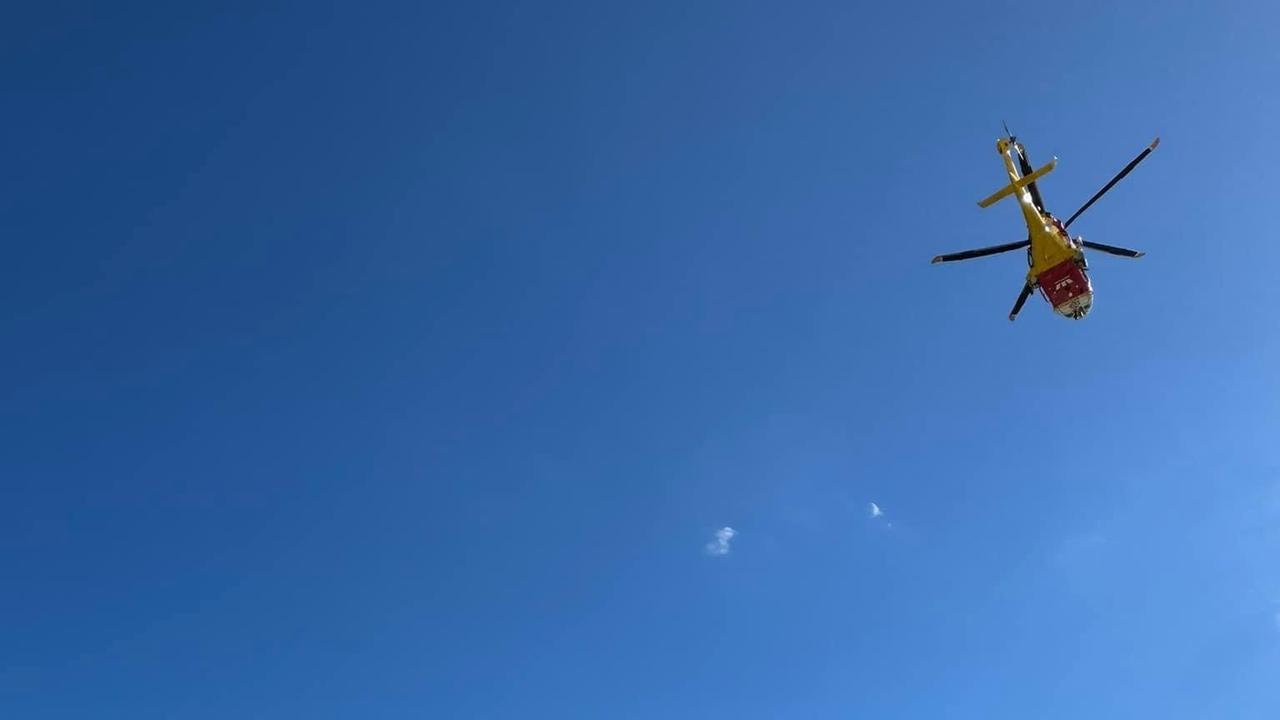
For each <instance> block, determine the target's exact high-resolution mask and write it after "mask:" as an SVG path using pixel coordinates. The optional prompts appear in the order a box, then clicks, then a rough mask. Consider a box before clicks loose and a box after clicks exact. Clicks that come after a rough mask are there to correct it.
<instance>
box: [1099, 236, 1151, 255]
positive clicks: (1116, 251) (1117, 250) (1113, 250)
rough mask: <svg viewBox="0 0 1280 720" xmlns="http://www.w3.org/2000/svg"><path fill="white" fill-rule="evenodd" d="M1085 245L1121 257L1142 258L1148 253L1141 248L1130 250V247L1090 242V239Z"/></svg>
mask: <svg viewBox="0 0 1280 720" xmlns="http://www.w3.org/2000/svg"><path fill="white" fill-rule="evenodd" d="M1084 246H1085V247H1087V248H1089V249H1090V250H1097V251H1098V252H1104V253H1108V254H1110V255H1119V256H1120V257H1127V258H1140V257H1142V256H1143V255H1146V253H1144V252H1142V251H1141V250H1130V249H1128V248H1122V247H1116V246H1115V245H1103V244H1102V243H1096V242H1089V241H1088V240H1085V241H1084Z"/></svg>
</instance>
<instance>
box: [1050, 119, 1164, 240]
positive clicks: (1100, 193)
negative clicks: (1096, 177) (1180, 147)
mask: <svg viewBox="0 0 1280 720" xmlns="http://www.w3.org/2000/svg"><path fill="white" fill-rule="evenodd" d="M1159 146H1160V138H1156V139H1155V140H1152V141H1151V144H1150V145H1148V146H1147V149H1146V150H1143V151H1142V152H1140V153H1138V157H1136V158H1134V159H1133V160H1131V161H1130V162H1129V164H1128V165H1125V166H1124V169H1123V170H1121V171H1120V172H1119V173H1117V174H1116V176H1115V177H1113V178H1111V182H1109V183H1107V184H1106V185H1104V186H1103V187H1102V189H1101V190H1099V191H1098V192H1097V193H1096V194H1095V195H1094V196H1093V197H1091V198H1089V202H1087V203H1085V204H1084V205H1082V206H1080V209H1079V210H1077V211H1075V214H1073V215H1072V216H1071V217H1069V218H1067V221H1066V222H1064V223H1062V226H1063V227H1071V222H1072V221H1073V220H1075V219H1076V218H1078V217H1080V214H1081V213H1083V212H1084V211H1085V210H1088V209H1089V206H1091V205H1093V204H1094V203H1095V202H1097V201H1098V198H1100V197H1102V196H1103V195H1106V194H1107V191H1108V190H1110V189H1111V188H1112V187H1114V186H1115V184H1116V183H1118V182H1120V181H1121V180H1123V179H1124V176H1125V175H1128V174H1129V172H1130V171H1132V170H1133V169H1134V168H1136V167H1138V163H1140V162H1142V161H1143V160H1146V159H1147V156H1148V155H1150V154H1151V151H1152V150H1155V149H1156V148H1157V147H1159Z"/></svg>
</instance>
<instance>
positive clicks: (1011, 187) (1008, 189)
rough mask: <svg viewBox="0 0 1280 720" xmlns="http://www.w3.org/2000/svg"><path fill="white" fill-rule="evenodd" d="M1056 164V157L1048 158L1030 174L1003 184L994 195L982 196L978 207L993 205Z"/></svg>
mask: <svg viewBox="0 0 1280 720" xmlns="http://www.w3.org/2000/svg"><path fill="white" fill-rule="evenodd" d="M1057 166H1058V158H1054V159H1052V160H1050V161H1049V162H1047V163H1045V164H1044V166H1043V167H1041V168H1040V169H1039V170H1036V171H1035V172H1033V173H1031V174H1030V175H1024V176H1023V177H1020V178H1018V179H1017V180H1014V181H1013V182H1011V183H1009V184H1008V185H1005V186H1004V187H1002V188H1000V189H999V190H997V191H996V192H995V194H994V195H992V196H990V197H987V198H984V199H982V200H979V201H978V207H984V208H986V207H991V206H992V205H995V204H996V203H997V202H1000V201H1001V200H1003V199H1005V198H1007V197H1009V196H1010V195H1012V194H1013V193H1014V192H1016V191H1018V190H1021V189H1023V188H1025V187H1026V186H1028V185H1030V184H1031V183H1033V182H1035V181H1037V180H1039V179H1040V178H1042V177H1044V176H1045V175H1048V174H1049V173H1051V172H1053V169H1054V168H1055V167H1057Z"/></svg>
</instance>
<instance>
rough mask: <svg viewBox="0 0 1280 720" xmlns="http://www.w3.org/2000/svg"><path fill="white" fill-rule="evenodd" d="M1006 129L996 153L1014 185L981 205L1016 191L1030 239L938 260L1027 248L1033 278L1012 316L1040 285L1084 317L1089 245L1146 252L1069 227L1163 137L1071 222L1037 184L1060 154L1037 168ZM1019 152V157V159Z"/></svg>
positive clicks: (1056, 303)
mask: <svg viewBox="0 0 1280 720" xmlns="http://www.w3.org/2000/svg"><path fill="white" fill-rule="evenodd" d="M1004 132H1005V134H1004V136H1003V137H1001V138H999V139H997V140H996V152H998V153H999V154H1000V155H1001V157H1002V158H1003V159H1004V165H1005V170H1007V171H1008V173H1009V184H1008V185H1006V186H1004V187H1003V188H1001V189H1000V190H997V191H996V192H995V193H993V194H992V195H991V196H990V197H987V198H984V199H982V200H979V201H978V206H979V207H982V208H987V207H991V206H992V205H994V204H995V203H997V202H999V201H1000V200H1003V199H1004V198H1007V197H1010V196H1013V197H1015V198H1017V200H1018V206H1019V207H1020V208H1021V209H1022V217H1023V219H1024V220H1026V223H1027V239H1025V240H1020V241H1018V242H1014V243H1008V244H1006V245H994V246H992V247H985V248H979V249H977V250H965V251H962V252H957V253H950V254H947V255H939V256H937V257H935V258H934V259H933V262H934V263H946V262H955V261H957V260H970V259H972V258H979V257H986V256H988V255H996V254H998V253H1003V252H1009V251H1011V250H1020V249H1022V248H1026V249H1027V265H1028V266H1029V267H1030V269H1029V270H1028V271H1027V279H1026V282H1025V283H1024V284H1023V287H1022V292H1021V293H1019V295H1018V300H1017V302H1015V303H1014V304H1013V310H1012V311H1011V312H1010V313H1009V320H1010V321H1012V320H1014V319H1015V318H1017V317H1018V313H1019V312H1020V311H1021V310H1022V306H1023V305H1024V304H1025V303H1026V302H1027V298H1029V297H1031V293H1033V292H1035V291H1036V290H1037V289H1038V290H1040V294H1041V296H1042V297H1044V299H1045V300H1046V301H1047V302H1048V303H1049V304H1050V305H1051V306H1052V307H1053V310H1054V312H1056V313H1057V314H1059V315H1061V316H1063V317H1066V318H1071V319H1073V320H1079V319H1081V318H1083V317H1084V316H1085V315H1088V314H1089V310H1090V309H1091V308H1092V307H1093V286H1092V284H1090V282H1089V264H1088V262H1087V261H1086V260H1085V256H1084V251H1085V249H1086V248H1087V249H1089V250H1097V251H1099V252H1104V253H1108V254H1110V255H1118V256H1120V257H1127V258H1140V257H1142V256H1143V254H1144V253H1142V252H1139V251H1137V250H1129V249H1127V248H1122V247H1115V246H1113V245H1103V244H1102V243H1096V242H1090V241H1088V240H1085V239H1084V238H1082V237H1075V238H1073V237H1071V235H1070V234H1069V233H1068V232H1067V228H1069V227H1071V223H1072V222H1074V221H1075V219H1076V218H1078V217H1080V215H1081V214H1082V213H1084V211H1085V210H1088V209H1089V208H1090V207H1091V206H1092V205H1093V204H1094V203H1095V202H1097V201H1098V198H1101V197H1102V196H1103V195H1105V194H1106V193H1107V191H1108V190H1110V189H1111V188H1113V187H1115V184H1116V183H1118V182H1120V181H1121V180H1122V179H1124V176H1126V175H1128V174H1129V173H1130V172H1132V171H1133V169H1134V168H1135V167H1137V166H1138V163H1140V162H1142V161H1143V160H1145V159H1146V158H1147V156H1148V155H1150V154H1151V152H1152V151H1153V150H1155V149H1156V147H1158V146H1159V145H1160V138H1158V137H1157V138H1156V139H1155V140H1153V141H1151V144H1150V145H1148V146H1147V148H1146V149H1145V150H1143V151H1142V152H1141V153H1139V154H1138V156H1137V157H1135V158H1134V159H1133V160H1132V161H1130V162H1129V164H1128V165H1125V166H1124V169H1123V170H1121V171H1120V172H1119V173H1117V174H1116V176H1115V177H1113V178H1111V181H1110V182H1108V183H1107V184H1106V185H1104V186H1103V187H1102V189H1101V190H1099V191H1098V192H1097V193H1095V194H1094V196H1093V197H1091V198H1089V201H1088V202H1086V203H1085V204H1084V205H1082V206H1080V209H1079V210H1076V211H1075V213H1073V214H1072V215H1071V217H1069V218H1067V220H1066V222H1062V221H1061V220H1059V219H1058V218H1056V217H1054V216H1053V215H1052V214H1051V213H1050V212H1049V211H1047V210H1045V208H1044V200H1043V198H1042V197H1041V196H1040V189H1039V188H1038V187H1036V181H1037V180H1039V179H1040V178H1043V177H1044V176H1045V175H1048V174H1049V173H1050V172H1052V171H1053V169H1054V168H1055V167H1057V165H1058V158H1056V157H1054V158H1053V159H1052V160H1050V161H1049V162H1048V163H1046V164H1045V165H1043V166H1042V167H1040V168H1039V169H1037V170H1032V168H1031V161H1030V159H1029V158H1028V157H1027V151H1026V148H1024V147H1023V146H1022V143H1020V142H1018V138H1017V137H1016V136H1014V135H1012V134H1010V133H1009V127H1008V126H1007V125H1006V126H1005V128H1004ZM1015 155H1016V156H1017V158H1016V162H1015V158H1014V156H1015Z"/></svg>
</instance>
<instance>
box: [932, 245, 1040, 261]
mask: <svg viewBox="0 0 1280 720" xmlns="http://www.w3.org/2000/svg"><path fill="white" fill-rule="evenodd" d="M1030 244H1031V241H1030V240H1019V241H1018V242H1015V243H1008V244H1007V245H993V246H991V247H985V248H978V249H977V250H964V251H962V252H957V253H950V254H948V255H939V256H937V257H935V258H934V259H933V262H934V263H944V262H955V261H957V260H970V259H972V258H980V257H986V256H988V255H996V254H999V253H1002V252H1009V251H1010V250H1017V249H1019V248H1024V247H1026V246H1028V245H1030Z"/></svg>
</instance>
